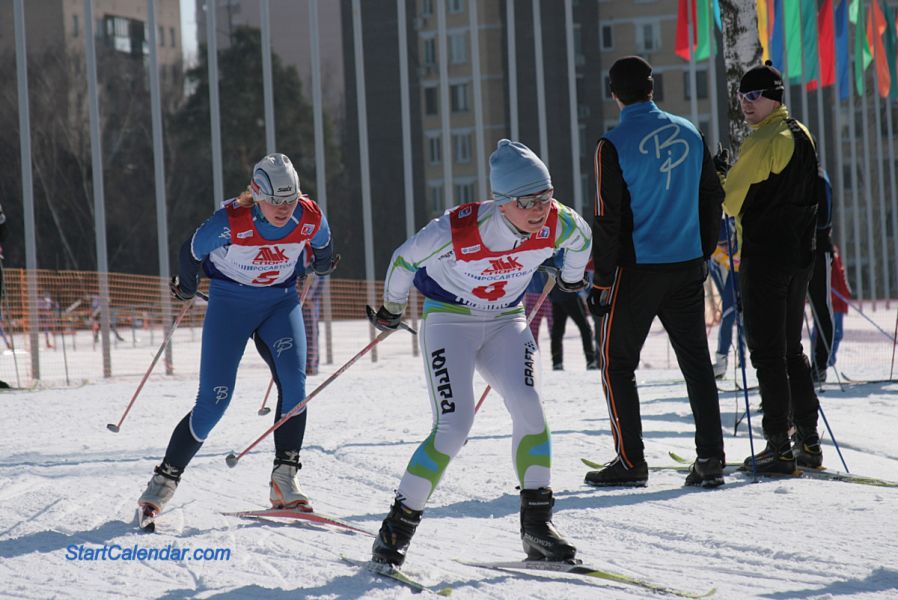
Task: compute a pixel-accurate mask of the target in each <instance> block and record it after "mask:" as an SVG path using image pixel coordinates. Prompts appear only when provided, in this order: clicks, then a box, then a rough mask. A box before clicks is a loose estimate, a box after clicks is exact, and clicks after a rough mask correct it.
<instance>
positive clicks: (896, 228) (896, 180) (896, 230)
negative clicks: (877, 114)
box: [883, 98, 898, 298]
mask: <svg viewBox="0 0 898 600" xmlns="http://www.w3.org/2000/svg"><path fill="white" fill-rule="evenodd" d="M886 107H887V110H886V125H887V127H888V133H889V185H890V188H889V189H890V190H891V192H890V193H889V196H890V198H891V199H892V210H891V213H892V256H895V255H898V187H896V186H898V177H896V174H895V137H894V136H895V133H894V132H895V130H894V126H893V125H892V108H893V105H892V100H891V98H890V99H888V100H887V101H886ZM883 243H884V244H885V246H886V247H888V240H887V239H886V240H883ZM891 263H892V267H893V268H894V269H895V292H896V293H895V296H894V297H895V298H898V260H892V261H891Z"/></svg>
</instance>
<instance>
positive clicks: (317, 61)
mask: <svg viewBox="0 0 898 600" xmlns="http://www.w3.org/2000/svg"><path fill="white" fill-rule="evenodd" d="M318 27H319V23H318V0H309V49H310V50H311V61H312V120H313V122H314V127H315V190H316V192H317V196H318V197H317V198H315V200H316V201H317V202H318V206H320V207H321V211H322V212H323V213H324V214H325V215H327V171H326V170H325V168H326V164H325V163H326V158H327V156H326V152H327V151H326V146H325V143H324V142H325V140H324V102H323V100H322V93H321V42H320V39H319V36H318ZM331 235H333V233H332V234H331ZM321 285H322V286H323V287H322V290H321V292H322V293H321V303H322V304H323V305H324V306H323V308H324V354H325V362H326V363H327V364H329V365H331V364H333V363H334V347H333V330H332V327H331V325H332V322H333V317H334V313H333V305H332V296H331V278H330V277H324V278H323V281H322V282H321Z"/></svg>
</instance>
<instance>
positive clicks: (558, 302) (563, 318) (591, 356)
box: [549, 293, 596, 366]
mask: <svg viewBox="0 0 898 600" xmlns="http://www.w3.org/2000/svg"><path fill="white" fill-rule="evenodd" d="M561 296H562V297H560V298H558V299H556V298H552V299H551V300H552V329H551V331H550V332H549V333H550V336H551V339H552V365H553V366H557V365H563V364H564V343H563V342H564V330H565V328H566V325H567V318H568V317H570V318H571V319H572V320H573V321H574V323H575V324H576V325H577V327H578V328H579V329H580V340H581V341H582V343H583V355H584V356H585V357H586V362H587V363H591V362H593V361H594V360H595V359H596V348H595V343H594V342H593V340H592V335H593V333H592V327H591V326H590V325H589V321H588V320H587V318H586V306H585V303H584V301H583V299H582V298H581V297H580V296H578V295H577V294H569V293H566V294H562V295H561Z"/></svg>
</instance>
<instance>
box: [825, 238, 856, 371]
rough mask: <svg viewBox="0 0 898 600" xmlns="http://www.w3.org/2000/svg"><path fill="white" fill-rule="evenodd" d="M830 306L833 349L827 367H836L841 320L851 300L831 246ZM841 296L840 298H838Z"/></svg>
mask: <svg viewBox="0 0 898 600" xmlns="http://www.w3.org/2000/svg"><path fill="white" fill-rule="evenodd" d="M831 283H832V286H831V289H832V294H831V295H832V306H833V347H832V349H831V350H830V353H829V365H828V366H830V367H834V366H835V365H836V351H837V350H838V349H839V342H841V341H842V335H843V332H844V329H843V319H844V317H845V313H847V312H848V300H849V299H850V298H851V288H850V287H849V286H848V277H847V276H846V275H845V265H843V264H842V257H841V256H840V255H839V247H838V246H836V245H835V244H833V262H832V276H831ZM840 296H841V297H840Z"/></svg>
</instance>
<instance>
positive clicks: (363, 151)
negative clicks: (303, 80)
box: [352, 0, 377, 362]
mask: <svg viewBox="0 0 898 600" xmlns="http://www.w3.org/2000/svg"><path fill="white" fill-rule="evenodd" d="M352 42H353V49H354V51H355V88H356V114H358V118H359V162H360V163H361V179H362V181H361V183H362V230H363V233H364V243H365V279H366V280H367V284H368V285H367V288H368V304H369V306H374V305H375V302H374V228H373V225H372V215H371V172H370V170H369V168H370V167H369V164H368V103H367V99H366V97H365V94H366V91H365V63H364V49H363V48H362V6H361V2H360V0H352ZM368 329H369V335H370V337H371V340H372V341H373V340H374V327H373V326H370V325H369V327H368ZM371 360H372V362H377V351H376V350H375V349H374V348H373V347H372V352H371Z"/></svg>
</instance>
